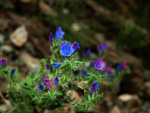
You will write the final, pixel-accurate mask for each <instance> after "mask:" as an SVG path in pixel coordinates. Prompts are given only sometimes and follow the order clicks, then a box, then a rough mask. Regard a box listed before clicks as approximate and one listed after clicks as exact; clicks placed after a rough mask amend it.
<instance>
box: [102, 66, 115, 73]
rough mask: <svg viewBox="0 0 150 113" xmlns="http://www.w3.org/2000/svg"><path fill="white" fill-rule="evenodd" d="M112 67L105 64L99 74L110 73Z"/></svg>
mask: <svg viewBox="0 0 150 113" xmlns="http://www.w3.org/2000/svg"><path fill="white" fill-rule="evenodd" d="M112 72H113V70H112V67H109V66H106V68H105V69H104V71H103V72H102V73H101V75H104V74H105V73H108V74H109V73H112Z"/></svg>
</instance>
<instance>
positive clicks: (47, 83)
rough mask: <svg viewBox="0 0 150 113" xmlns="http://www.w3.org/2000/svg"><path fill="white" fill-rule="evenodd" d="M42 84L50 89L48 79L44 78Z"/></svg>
mask: <svg viewBox="0 0 150 113" xmlns="http://www.w3.org/2000/svg"><path fill="white" fill-rule="evenodd" d="M42 84H44V85H46V86H47V87H51V81H50V79H48V78H46V77H45V78H44V79H43V81H42Z"/></svg>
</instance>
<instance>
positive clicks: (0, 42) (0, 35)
mask: <svg viewBox="0 0 150 113" xmlns="http://www.w3.org/2000/svg"><path fill="white" fill-rule="evenodd" d="M4 38H5V36H4V35H3V34H0V44H2V43H4Z"/></svg>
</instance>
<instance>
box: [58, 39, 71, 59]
mask: <svg viewBox="0 0 150 113" xmlns="http://www.w3.org/2000/svg"><path fill="white" fill-rule="evenodd" d="M60 48H61V49H60V54H61V55H63V56H67V57H69V56H71V54H72V53H73V52H74V49H73V48H72V47H71V44H70V42H67V43H61V45H60Z"/></svg>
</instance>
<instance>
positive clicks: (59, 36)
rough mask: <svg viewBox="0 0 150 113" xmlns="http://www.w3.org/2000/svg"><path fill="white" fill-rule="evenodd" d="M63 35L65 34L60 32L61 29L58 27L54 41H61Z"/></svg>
mask: <svg viewBox="0 0 150 113" xmlns="http://www.w3.org/2000/svg"><path fill="white" fill-rule="evenodd" d="M64 34H65V32H63V31H62V28H61V27H58V28H57V30H56V34H55V38H56V39H59V38H62V39H63V35H64Z"/></svg>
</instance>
